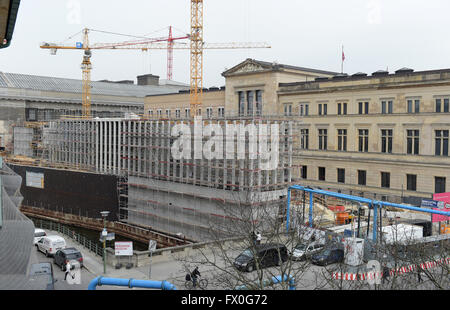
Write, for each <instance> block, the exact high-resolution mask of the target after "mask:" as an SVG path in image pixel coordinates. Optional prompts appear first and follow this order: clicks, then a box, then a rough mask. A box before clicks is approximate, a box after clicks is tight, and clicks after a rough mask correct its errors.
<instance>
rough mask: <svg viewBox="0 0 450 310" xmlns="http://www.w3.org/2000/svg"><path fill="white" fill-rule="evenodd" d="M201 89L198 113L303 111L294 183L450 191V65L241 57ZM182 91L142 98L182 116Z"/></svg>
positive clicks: (365, 191) (403, 194)
mask: <svg viewBox="0 0 450 310" xmlns="http://www.w3.org/2000/svg"><path fill="white" fill-rule="evenodd" d="M222 75H223V76H224V77H225V79H226V83H225V87H222V88H220V89H217V88H215V89H209V90H205V91H204V97H203V111H202V115H203V117H211V118H220V117H222V116H224V115H233V116H242V117H257V116H258V115H261V114H262V115H265V116H270V115H283V116H285V117H286V118H294V119H301V120H302V125H301V129H300V132H299V133H297V135H298V139H296V145H295V146H294V148H295V152H294V166H296V167H295V168H293V169H294V170H295V171H293V178H294V180H295V182H297V183H301V184H304V185H309V186H314V187H321V188H324V189H332V190H340V191H343V192H351V193H352V194H357V195H364V196H368V197H374V196H375V197H376V198H379V199H387V200H390V201H395V202H399V201H404V202H411V203H416V204H417V203H418V202H419V201H420V199H421V197H428V198H429V197H431V195H432V194H433V193H436V192H445V191H447V190H448V185H447V183H448V182H447V180H448V179H449V178H450V169H449V168H450V158H449V157H448V152H449V150H448V148H449V146H448V139H449V131H450V117H449V100H450V69H448V70H432V71H422V72H414V70H412V69H407V68H403V69H400V70H398V71H396V72H395V73H389V72H386V71H377V72H374V73H372V74H371V75H367V74H364V73H356V74H353V75H347V74H338V73H336V72H328V71H322V70H315V69H308V68H300V67H294V66H288V65H282V64H276V63H268V62H261V61H256V60H252V59H247V60H245V61H244V62H242V63H240V64H238V65H237V66H235V67H233V68H231V69H229V70H227V71H225V72H224V73H223V74H222ZM187 109H189V93H188V92H184V93H179V94H171V95H162V96H158V95H156V96H148V97H147V98H146V105H145V111H146V113H148V115H149V116H150V117H154V118H159V117H162V118H164V117H170V118H185V117H186V116H187V115H189V114H186V113H187Z"/></svg>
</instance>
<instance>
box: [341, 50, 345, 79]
mask: <svg viewBox="0 0 450 310" xmlns="http://www.w3.org/2000/svg"><path fill="white" fill-rule="evenodd" d="M344 61H345V54H344V45H342V62H341V73H342V74H343V73H344Z"/></svg>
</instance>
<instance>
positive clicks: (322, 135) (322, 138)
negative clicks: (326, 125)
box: [319, 129, 328, 150]
mask: <svg viewBox="0 0 450 310" xmlns="http://www.w3.org/2000/svg"><path fill="white" fill-rule="evenodd" d="M327 144H328V130H327V129H319V150H326V149H327V148H328V145H327Z"/></svg>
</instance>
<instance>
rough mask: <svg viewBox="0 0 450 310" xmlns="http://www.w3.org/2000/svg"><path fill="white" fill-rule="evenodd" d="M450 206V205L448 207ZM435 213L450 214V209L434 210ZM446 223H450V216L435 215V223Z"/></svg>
mask: <svg viewBox="0 0 450 310" xmlns="http://www.w3.org/2000/svg"><path fill="white" fill-rule="evenodd" d="M447 206H448V205H447ZM433 210H435V211H447V212H450V208H445V209H433ZM444 221H450V216H445V215H440V214H433V223H437V222H444Z"/></svg>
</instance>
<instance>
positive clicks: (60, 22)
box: [0, 0, 450, 87]
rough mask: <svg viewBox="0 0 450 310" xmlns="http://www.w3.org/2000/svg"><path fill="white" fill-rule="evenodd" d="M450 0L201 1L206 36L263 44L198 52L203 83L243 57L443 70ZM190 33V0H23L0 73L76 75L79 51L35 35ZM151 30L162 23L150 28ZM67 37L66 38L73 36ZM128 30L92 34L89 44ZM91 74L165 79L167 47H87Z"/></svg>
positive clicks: (449, 56)
mask: <svg viewBox="0 0 450 310" xmlns="http://www.w3.org/2000/svg"><path fill="white" fill-rule="evenodd" d="M449 12H450V1H448V0H427V1H424V0H421V1H420V0H340V1H337V0H315V1H306V0H226V1H223V0H222V1H219V0H205V1H204V28H205V30H204V40H205V42H208V43H215V42H223V43H227V42H244V41H252V42H267V43H268V44H270V45H271V46H272V48H271V49H258V50H257V49H252V50H218V51H212V50H207V51H205V57H204V86H205V87H211V86H222V85H224V84H225V80H224V78H223V77H222V76H221V73H222V72H223V71H224V70H225V68H231V67H233V66H234V65H236V64H238V63H239V62H241V61H243V60H245V59H246V58H255V59H258V60H264V61H270V62H272V61H276V62H278V63H282V64H289V65H295V66H302V67H310V68H315V69H323V70H330V71H337V72H339V71H340V70H341V48H342V45H344V52H345V57H346V60H345V65H344V71H345V72H347V73H349V74H353V73H356V72H359V71H362V72H366V73H369V74H370V73H372V72H375V71H377V70H380V69H384V70H386V68H388V69H389V71H391V72H393V71H395V70H397V69H399V68H402V67H409V68H413V69H415V70H416V71H418V70H431V69H443V68H450V40H449V30H450V14H449ZM169 25H172V26H174V27H175V28H176V29H177V31H175V35H178V34H182V32H185V33H188V32H190V1H189V0H167V1H163V0H159V1H154V0H127V1H122V0H120V1H119V0H22V1H21V4H20V9H19V15H18V19H17V22H16V28H15V32H14V36H13V41H12V44H11V46H10V47H9V48H7V49H4V50H0V71H3V72H14V73H24V74H33V75H44V76H56V77H65V78H76V79H81V70H80V63H81V60H82V52H80V51H71V50H66V51H64V50H62V51H58V54H57V55H56V56H51V55H50V53H49V51H48V50H42V49H40V48H39V44H40V43H41V42H44V41H47V42H62V41H64V40H66V39H67V38H69V37H70V36H71V35H73V34H75V33H77V32H79V31H80V30H81V29H82V28H85V27H87V28H92V29H98V30H104V31H109V32H116V33H122V34H130V35H136V36H143V35H149V36H150V37H159V36H164V35H166V33H167V32H168V26H169ZM157 30H162V31H159V32H157ZM80 40H81V36H78V37H74V38H73V39H72V40H68V41H66V43H70V42H76V41H80ZM125 40H129V38H127V37H121V36H112V35H102V34H97V33H92V35H91V42H92V43H96V42H121V41H125ZM92 63H93V71H92V79H93V80H94V81H95V80H101V79H109V80H136V76H137V75H140V74H144V73H152V74H155V75H159V76H160V77H161V78H166V64H167V53H166V52H165V51H152V52H151V53H147V54H145V53H143V52H140V51H94V53H93V57H92ZM174 80H176V81H180V82H185V83H189V51H188V50H186V51H175V52H174Z"/></svg>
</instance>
